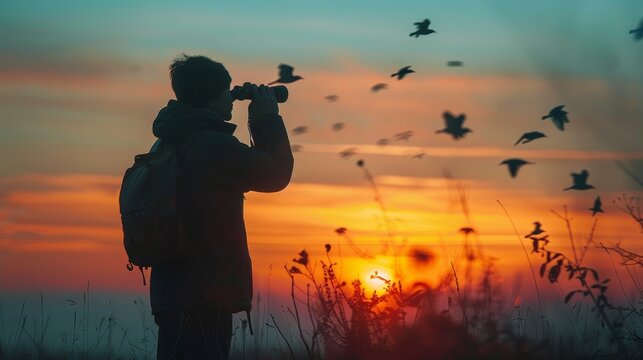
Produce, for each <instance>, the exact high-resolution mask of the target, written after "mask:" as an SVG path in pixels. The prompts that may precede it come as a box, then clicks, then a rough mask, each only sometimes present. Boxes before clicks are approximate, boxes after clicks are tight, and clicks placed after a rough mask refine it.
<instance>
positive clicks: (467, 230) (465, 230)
mask: <svg viewBox="0 0 643 360" xmlns="http://www.w3.org/2000/svg"><path fill="white" fill-rule="evenodd" d="M458 231H459V232H461V233H463V234H465V235H469V234H473V233H475V232H476V230H475V229H474V228H472V227H468V226H467V227H462V228H460V230H458Z"/></svg>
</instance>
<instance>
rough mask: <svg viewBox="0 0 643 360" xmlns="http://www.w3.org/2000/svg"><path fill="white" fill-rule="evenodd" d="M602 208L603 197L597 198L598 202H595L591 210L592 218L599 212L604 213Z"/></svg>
mask: <svg viewBox="0 0 643 360" xmlns="http://www.w3.org/2000/svg"><path fill="white" fill-rule="evenodd" d="M602 206H603V203H601V197H600V196H597V197H596V200H594V206H592V207H591V208H590V209H589V210H590V211H591V212H592V216H594V215H596V213H597V212H600V213H604V211H603V207H602Z"/></svg>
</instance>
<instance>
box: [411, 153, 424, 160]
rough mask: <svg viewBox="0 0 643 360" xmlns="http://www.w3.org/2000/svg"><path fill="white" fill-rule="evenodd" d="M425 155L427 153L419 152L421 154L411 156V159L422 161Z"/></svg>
mask: <svg viewBox="0 0 643 360" xmlns="http://www.w3.org/2000/svg"><path fill="white" fill-rule="evenodd" d="M425 155H426V154H425V153H423V152H419V153H417V154H413V155H412V156H411V159H422V158H423V157H424V156H425Z"/></svg>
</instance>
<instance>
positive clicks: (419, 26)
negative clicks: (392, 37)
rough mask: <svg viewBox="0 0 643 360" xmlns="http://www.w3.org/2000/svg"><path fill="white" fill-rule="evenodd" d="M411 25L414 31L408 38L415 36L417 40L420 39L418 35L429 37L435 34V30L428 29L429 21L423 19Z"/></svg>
mask: <svg viewBox="0 0 643 360" xmlns="http://www.w3.org/2000/svg"><path fill="white" fill-rule="evenodd" d="M413 25H415V27H416V30H415V31H414V32H412V33H410V34H409V36H415V37H416V38H418V37H420V35H429V34H433V33H434V32H435V30H432V29H429V25H431V20H429V19H424V20H422V21H420V22H416V23H413Z"/></svg>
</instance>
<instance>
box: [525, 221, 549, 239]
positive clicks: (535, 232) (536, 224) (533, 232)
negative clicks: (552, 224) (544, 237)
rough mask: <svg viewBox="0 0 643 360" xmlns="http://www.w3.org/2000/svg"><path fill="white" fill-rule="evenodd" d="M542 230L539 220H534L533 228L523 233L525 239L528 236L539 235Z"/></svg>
mask: <svg viewBox="0 0 643 360" xmlns="http://www.w3.org/2000/svg"><path fill="white" fill-rule="evenodd" d="M544 232H545V230H544V229H543V228H542V224H541V223H540V222H539V221H534V229H533V230H531V232H530V233H529V234H527V235H525V239H526V238H528V237H530V236H536V235H540V234H542V233H544Z"/></svg>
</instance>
